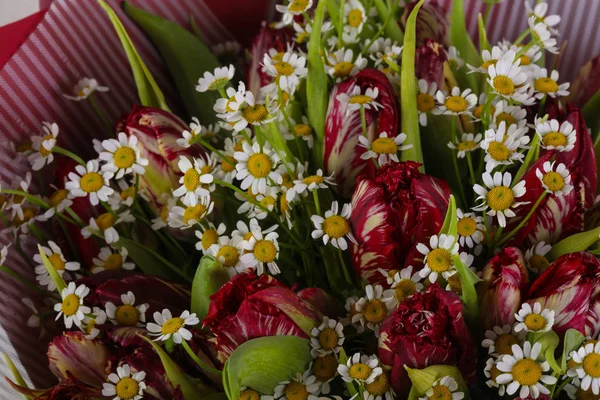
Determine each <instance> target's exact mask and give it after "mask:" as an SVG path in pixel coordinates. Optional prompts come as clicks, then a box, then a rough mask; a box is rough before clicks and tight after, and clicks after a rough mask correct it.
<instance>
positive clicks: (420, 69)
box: [415, 13, 448, 87]
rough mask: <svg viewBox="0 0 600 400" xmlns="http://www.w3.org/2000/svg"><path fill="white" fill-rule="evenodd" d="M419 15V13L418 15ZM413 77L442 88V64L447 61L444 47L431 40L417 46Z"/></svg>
mask: <svg viewBox="0 0 600 400" xmlns="http://www.w3.org/2000/svg"><path fill="white" fill-rule="evenodd" d="M419 14H420V13H419ZM415 57H416V58H415V75H416V76H417V78H418V79H425V80H426V81H427V82H429V83H431V82H435V83H436V84H437V85H438V87H442V83H443V80H444V63H445V62H446V61H447V60H448V56H447V54H446V50H444V47H443V46H442V45H441V44H440V43H438V42H435V41H433V40H429V39H428V40H426V41H425V43H424V44H423V45H422V46H418V47H417V49H416V55H415Z"/></svg>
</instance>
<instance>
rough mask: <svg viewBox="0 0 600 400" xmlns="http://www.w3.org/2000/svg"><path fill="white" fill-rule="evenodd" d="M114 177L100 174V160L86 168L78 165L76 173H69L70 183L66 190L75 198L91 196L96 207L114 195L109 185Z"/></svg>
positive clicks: (107, 173)
mask: <svg viewBox="0 0 600 400" xmlns="http://www.w3.org/2000/svg"><path fill="white" fill-rule="evenodd" d="M112 175H113V174H112V173H110V172H108V171H103V172H100V165H99V163H98V160H90V161H88V162H87V164H86V166H85V167H84V166H82V165H78V166H76V167H75V172H70V173H69V181H68V182H67V183H65V189H67V190H68V191H69V192H70V193H71V195H72V196H73V197H87V196H89V198H90V203H91V204H92V205H93V206H96V205H98V204H99V203H100V201H108V196H110V195H111V194H113V193H114V190H113V189H112V188H111V187H110V186H109V183H108V181H109V179H110V178H111V177H112Z"/></svg>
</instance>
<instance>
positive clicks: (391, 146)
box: [371, 138, 398, 154]
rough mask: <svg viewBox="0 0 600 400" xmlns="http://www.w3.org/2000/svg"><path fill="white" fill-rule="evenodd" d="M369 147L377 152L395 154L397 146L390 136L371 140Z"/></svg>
mask: <svg viewBox="0 0 600 400" xmlns="http://www.w3.org/2000/svg"><path fill="white" fill-rule="evenodd" d="M371 149H372V150H373V152H375V153H377V154H396V152H397V151H398V146H396V143H395V142H394V139H392V138H378V139H375V140H374V141H373V144H372V145H371Z"/></svg>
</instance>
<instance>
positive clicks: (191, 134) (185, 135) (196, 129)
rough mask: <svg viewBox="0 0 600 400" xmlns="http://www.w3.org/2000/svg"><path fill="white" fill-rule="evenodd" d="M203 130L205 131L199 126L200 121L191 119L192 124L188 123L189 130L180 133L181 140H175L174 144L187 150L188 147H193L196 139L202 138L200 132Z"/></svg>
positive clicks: (194, 118)
mask: <svg viewBox="0 0 600 400" xmlns="http://www.w3.org/2000/svg"><path fill="white" fill-rule="evenodd" d="M203 129H205V128H204V127H203V126H202V125H201V124H200V121H199V120H198V118H196V117H192V122H190V129H189V130H184V131H183V132H181V136H182V137H181V138H180V139H177V140H176V141H175V142H176V143H177V144H178V145H179V146H181V147H183V148H185V149H187V148H189V147H190V146H193V145H194V144H196V140H197V138H198V137H202V136H203V134H202V131H203Z"/></svg>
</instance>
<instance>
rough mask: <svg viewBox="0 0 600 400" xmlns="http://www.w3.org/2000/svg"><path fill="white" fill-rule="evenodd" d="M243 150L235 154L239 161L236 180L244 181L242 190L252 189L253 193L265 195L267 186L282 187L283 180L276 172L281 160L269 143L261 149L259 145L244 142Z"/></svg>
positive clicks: (236, 166)
mask: <svg viewBox="0 0 600 400" xmlns="http://www.w3.org/2000/svg"><path fill="white" fill-rule="evenodd" d="M242 148H243V149H244V151H236V152H235V153H234V157H235V159H236V161H237V164H236V165H235V168H236V170H237V175H236V178H237V179H239V180H241V181H242V182H241V184H240V187H241V188H242V190H246V189H248V188H249V187H252V192H253V193H256V194H258V193H265V192H266V190H267V185H273V184H277V185H281V183H282V182H283V179H282V177H281V174H280V173H278V172H277V171H276V168H277V165H278V164H279V161H280V159H279V156H278V155H277V154H276V153H275V151H274V150H272V149H271V146H270V145H269V144H268V143H265V144H264V145H263V146H262V148H261V146H260V144H259V143H254V144H253V145H252V146H250V145H249V144H248V143H246V142H243V143H242Z"/></svg>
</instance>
